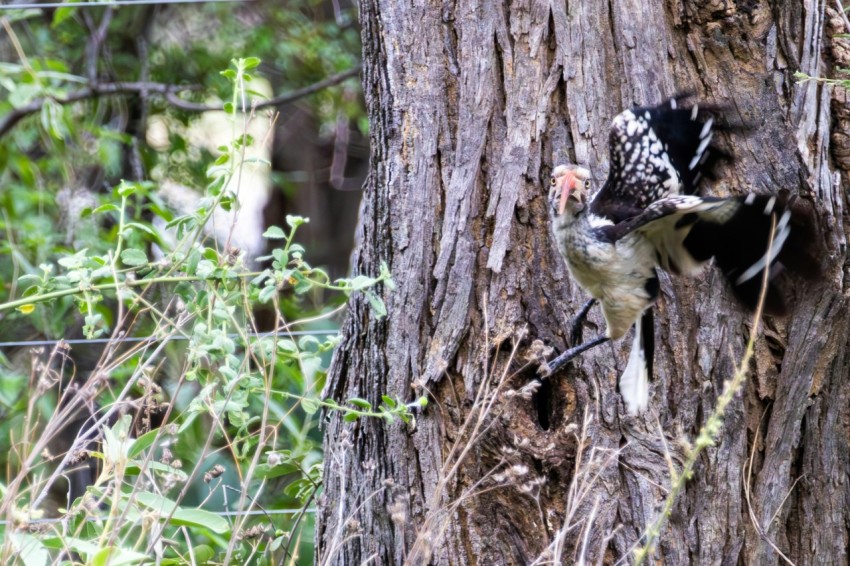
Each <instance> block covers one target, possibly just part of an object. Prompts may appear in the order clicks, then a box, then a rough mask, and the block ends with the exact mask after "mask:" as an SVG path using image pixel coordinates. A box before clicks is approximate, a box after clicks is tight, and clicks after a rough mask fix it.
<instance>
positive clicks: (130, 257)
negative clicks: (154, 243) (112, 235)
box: [121, 248, 148, 267]
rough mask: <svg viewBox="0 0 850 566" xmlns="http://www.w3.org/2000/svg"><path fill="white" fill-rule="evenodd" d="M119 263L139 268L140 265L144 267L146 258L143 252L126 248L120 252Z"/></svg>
mask: <svg viewBox="0 0 850 566" xmlns="http://www.w3.org/2000/svg"><path fill="white" fill-rule="evenodd" d="M121 261H122V262H123V263H124V265H129V266H131V267H139V266H140V265H145V264H146V263H147V262H148V256H147V255H145V252H143V251H142V250H139V249H136V248H128V249H126V250H124V251H123V252H121Z"/></svg>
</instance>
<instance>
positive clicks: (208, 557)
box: [161, 544, 215, 566]
mask: <svg viewBox="0 0 850 566" xmlns="http://www.w3.org/2000/svg"><path fill="white" fill-rule="evenodd" d="M189 556H190V553H189V552H186V558H164V559H163V560H162V562H161V564H162V566H184V565H185V564H186V563H187V562H186V559H187V558H189ZM191 556H192V557H194V562H193V564H206V563H207V562H210V561H212V559H213V557H214V556H215V551H214V550H213V549H212V547H210V546H208V545H206V544H200V545H198V546H195V547H193V548H192V552H191Z"/></svg>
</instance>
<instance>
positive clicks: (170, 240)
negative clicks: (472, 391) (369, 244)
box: [0, 1, 425, 564]
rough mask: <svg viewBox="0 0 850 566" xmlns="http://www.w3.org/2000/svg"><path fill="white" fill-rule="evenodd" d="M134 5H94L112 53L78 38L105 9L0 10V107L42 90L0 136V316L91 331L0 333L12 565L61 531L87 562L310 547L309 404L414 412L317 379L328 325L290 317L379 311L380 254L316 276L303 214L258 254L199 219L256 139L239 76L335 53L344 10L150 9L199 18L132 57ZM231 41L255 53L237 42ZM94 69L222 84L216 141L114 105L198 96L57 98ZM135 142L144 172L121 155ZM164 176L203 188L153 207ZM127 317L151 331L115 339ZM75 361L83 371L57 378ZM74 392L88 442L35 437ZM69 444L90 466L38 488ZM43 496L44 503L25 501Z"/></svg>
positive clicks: (213, 87) (45, 548)
mask: <svg viewBox="0 0 850 566" xmlns="http://www.w3.org/2000/svg"><path fill="white" fill-rule="evenodd" d="M148 9H149V8H144V7H141V8H138V9H137V8H135V7H133V8H120V9H114V12H113V13H112V16H111V18H112V19H111V20H110V21H108V22H107V23H108V26H107V31H108V33H107V34H106V35H105V37H104V39H103V43H104V49H103V52H104V53H109V54H110V56H109V57H108V58H107V57H101V58H98V59H96V60H95V62H94V65H95V67H94V68H91V64H92V60H91V59H90V57H89V56H88V54H87V46H91V45H92V43H91V42H92V39H91V34H92V32H93V31H92V30H93V29H94V28H96V27H97V25H98V24H99V23H100V22H102V21H105V20H102V19H101V18H103V17H104V13H105V11H104V10H102V9H100V8H98V9H84V8H73V7H67V8H61V9H58V10H55V11H53V12H52V18H50V19H45V18H44V12H43V11H41V10H31V11H14V12H4V14H6V15H7V16H8V17H9V18H10V21H11V22H12V24H13V26H14V28H13V29H14V30H16V31H17V32H18V33H16V36H15V37H14V41H13V42H12V43H13V45H11V46H10V50H11V51H10V52H12V53H14V54H15V55H16V60H15V62H7V63H0V91H2V95H0V124H2V123H3V121H4V119H5V118H6V117H8V116H10V115H11V113H13V112H14V111H15V109H20V108H24V107H26V106H27V105H32V104H40V108H39V111H38V112H35V113H33V114H31V115H28V116H26V117H23V118H22V119H21V120H20V121H19V122H17V123H16V124H15V125H14V127H12V128H10V129H8V130H7V131H5V132H3V134H2V137H0V187H2V190H0V232H2V233H3V235H4V237H2V238H0V284H2V289H0V331H2V332H0V333H1V334H3V335H4V338H6V339H10V338H13V337H14V338H22V339H25V338H32V337H36V336H38V337H47V338H70V337H80V338H82V337H84V338H88V339H94V338H99V339H103V340H107V341H108V343H107V344H105V345H103V346H102V347H100V346H93V345H91V344H82V345H76V344H75V345H72V346H70V347H68V346H67V345H64V344H59V345H57V346H56V347H49V348H45V349H42V350H41V351H37V352H34V353H32V356H31V355H30V352H28V351H27V352H20V351H17V352H11V353H9V352H6V351H3V350H0V454H2V455H0V467H2V469H3V474H2V475H0V495H2V503H0V507H2V513H0V516H2V519H4V520H7V521H10V522H9V523H8V524H5V526H3V525H0V532H2V533H3V546H2V549H0V556H2V557H3V558H5V559H7V560H8V559H10V558H12V559H17V560H21V561H23V562H24V563H27V564H43V563H50V562H51V561H54V560H56V559H57V558H58V557H59V556H60V555H64V556H66V557H67V556H68V554H67V553H68V552H74V553H76V554H77V555H78V556H79V557H80V558H81V559H82V560H83V561H84V562H86V563H92V564H107V563H109V564H123V563H126V564H138V563H151V562H153V561H154V560H156V561H158V562H159V563H161V564H186V563H205V562H213V563H221V562H228V561H229V562H230V563H251V562H256V563H280V562H282V561H284V560H285V561H286V562H287V563H290V561H291V563H309V562H310V559H311V556H312V546H311V545H312V530H313V524H312V514H311V513H310V512H309V511H310V510H311V508H312V507H313V506H314V505H315V498H316V495H317V492H318V490H320V489H321V482H322V477H321V470H322V452H321V446H320V445H319V438H320V437H319V435H318V433H317V425H318V422H319V411H320V410H322V411H329V410H330V411H340V412H342V413H343V414H344V415H345V418H346V419H348V420H353V419H357V418H378V419H382V420H383V421H385V422H386V425H387V426H413V425H414V413H415V411H416V409H417V408H418V407H422V406H424V404H425V400H424V399H421V400H416V401H413V402H406V401H405V400H402V399H395V398H391V397H389V396H385V397H383V398H382V399H381V400H376V401H374V402H369V401H366V400H362V399H349V400H333V399H322V398H320V395H319V393H320V391H321V390H322V388H323V386H324V379H325V368H326V366H327V364H328V362H329V360H330V356H331V353H332V351H333V348H334V347H335V346H336V344H337V338H336V337H335V336H334V335H332V334H330V335H328V334H325V333H318V334H315V335H313V334H310V333H309V332H310V331H319V330H325V329H328V328H332V327H333V326H334V324H335V322H334V319H333V317H334V316H335V315H336V313H338V312H339V309H337V308H334V307H333V304H334V303H335V302H336V303H339V302H341V301H342V300H343V299H344V297H346V296H348V295H350V294H352V293H362V294H364V295H365V296H366V297H367V298H368V300H369V303H370V304H371V305H372V306H373V308H374V310H375V312H376V313H377V314H378V315H379V316H382V315H384V314H385V313H386V307H385V305H384V302H383V297H384V296H385V294H386V293H388V292H390V291H391V290H392V288H393V283H392V279H391V277H390V273H389V271H388V269H387V268H386V266H382V268H381V269H380V271H379V272H378V273H372V274H361V275H357V276H355V277H352V278H349V279H338V280H331V279H330V278H329V277H328V275H327V273H326V271H324V270H323V269H321V268H320V267H316V266H313V265H310V263H308V261H307V258H308V256H309V254H308V250H306V249H305V248H304V247H303V246H301V245H300V244H298V242H297V241H296V237H297V231H298V228H299V227H300V226H302V225H303V224H304V223H306V222H307V219H306V218H301V217H298V216H289V217H287V218H286V226H284V227H272V228H269V229H268V230H267V231H266V233H265V238H266V239H267V240H268V241H269V242H270V244H271V246H270V248H271V252H270V254H269V256H267V257H266V258H260V260H259V261H262V262H264V263H263V264H262V265H263V268H261V269H255V268H253V267H250V266H249V265H247V264H246V262H245V258H244V257H243V256H242V255H241V254H240V253H238V251H234V250H232V249H228V248H227V247H226V246H223V245H222V243H221V242H216V241H214V240H211V239H209V237H208V236H207V231H206V230H205V227H206V226H208V225H209V223H210V222H211V219H212V218H213V215H214V214H215V212H216V211H220V210H233V209H235V208H236V207H237V206H238V204H237V201H236V199H235V198H234V194H233V192H232V191H231V189H230V181H231V180H232V179H234V178H237V177H238V176H239V175H240V173H241V169H242V167H243V165H244V164H245V163H246V162H247V158H246V157H245V149H246V148H249V147H251V146H253V145H255V144H257V143H259V142H258V141H257V140H254V139H252V138H251V136H250V135H248V133H247V131H246V128H245V126H246V124H247V121H248V120H249V116H250V114H249V113H248V112H246V111H248V110H250V108H249V105H250V104H251V101H252V99H253V100H258V99H260V97H259V95H257V94H256V93H253V92H252V88H253V86H252V82H251V81H252V80H254V79H257V78H258V77H259V76H261V75H265V76H270V75H271V76H272V77H277V78H276V79H275V81H273V83H276V84H273V90H274V91H283V92H286V91H291V90H295V89H297V88H301V87H303V86H306V85H308V84H311V83H313V82H315V81H318V80H321V79H324V78H326V77H327V76H328V75H329V74H332V73H336V72H339V71H343V70H346V69H349V68H351V67H352V66H354V65H355V64H356V62H357V53H358V51H359V46H358V42H359V37H358V33H357V30H356V28H355V27H353V25H352V22H353V21H354V14H353V13H351V12H347V13H343V14H341V15H340V20H339V21H335V22H329V23H328V22H323V21H321V20H320V19H319V18H318V17H317V15H318V12H319V10H320V9H321V8H320V3H319V2H314V1H302V2H293V3H291V4H288V6H287V9H280V7H279V6H270V7H267V8H265V12H262V10H263V8H261V7H259V8H257V10H260V12H259V13H261V14H262V17H261V18H259V23H257V22H256V21H255V22H254V23H252V24H250V25H248V24H246V20H245V19H243V18H248V20H250V19H251V18H252V17H255V16H257V13H250V10H249V9H246V10H245V11H244V12H241V13H240V14H239V15H238V16H239V17H236V16H234V14H233V13H231V12H228V11H227V10H231V9H232V7H229V6H222V5H208V6H203V7H201V8H200V10H198V8H197V7H190V9H188V10H181V9H178V8H167V9H166V10H165V12H164V13H165V14H166V16H167V18H170V21H168V22H163V21H159V22H155V23H154V25H163V26H164V25H165V24H166V23H167V24H168V25H172V26H176V27H177V28H178V29H182V28H180V26H185V28H186V29H189V28H192V26H197V25H199V24H200V23H202V24H204V25H209V26H210V28H211V29H209V30H208V32H205V34H204V35H203V36H198V35H194V36H193V35H192V34H191V33H189V32H187V34H186V35H187V37H189V38H190V40H189V41H185V39H186V38H185V37H184V38H183V41H174V40H173V39H171V38H169V37H168V36H167V34H164V33H163V34H161V35H159V36H156V34H154V39H155V41H151V42H150V43H149V45H148V46H147V52H146V53H147V55H146V57H145V58H144V59H142V58H141V57H140V56H139V53H138V52H135V51H134V47H133V46H134V45H135V42H136V39H137V38H138V37H141V36H143V35H145V34H144V33H143V31H144V30H143V29H142V27H143V26H144V25H147V24H148V23H150V22H149V20H148V16H149V15H150V14H151V13H153V12H147V11H146V10H148ZM175 22H176V23H175ZM212 28H215V29H212ZM172 29H173V27H172ZM212 35H214V36H215V38H216V39H215V41H211V36H212ZM281 38H282V39H281ZM5 47H6V46H5V45H2V44H0V50H2V49H4V48H5ZM245 51H250V52H251V53H252V54H255V55H257V56H254V57H245V58H236V59H234V58H233V57H234V54H235V53H239V52H245ZM225 66H226V67H227V70H225V71H224V72H221V73H220V72H218V71H219V70H220V69H222V68H224V67H225ZM275 73H279V74H277V75H275ZM91 76H95V77H97V81H98V82H100V83H111V82H119V81H126V82H129V81H138V80H149V81H151V82H156V83H162V84H171V85H185V86H191V87H192V88H191V89H187V90H183V91H180V92H179V94H175V95H174V96H175V97H177V98H178V99H179V100H180V101H183V102H185V103H205V104H210V103H211V102H210V100H214V99H213V98H211V97H213V96H215V97H219V99H221V100H225V101H226V103H225V110H226V112H227V114H228V116H229V117H230V120H231V124H232V135H231V139H230V142H229V143H228V144H226V145H223V146H222V147H219V148H218V149H217V150H216V151H213V152H211V151H208V150H200V149H199V148H198V147H196V146H195V145H193V143H192V142H191V140H190V139H189V138H188V136H187V135H186V134H185V133H181V132H183V131H184V130H181V129H179V128H174V129H172V130H170V131H169V134H168V140H167V143H166V144H165V145H164V146H162V147H151V146H148V145H146V143H145V138H144V133H143V132H133V131H131V128H130V127H128V124H130V123H132V122H133V121H134V120H140V119H141V117H142V116H145V117H146V118H147V119H149V120H153V119H154V118H157V119H162V120H165V121H166V122H168V123H169V124H184V125H185V124H188V123H190V122H192V121H193V120H195V119H196V118H197V114H195V113H193V112H191V111H189V110H186V109H185V108H182V107H180V105H179V104H172V103H170V102H169V101H168V100H167V99H166V98H165V97H163V96H154V95H150V97H149V98H147V99H145V100H144V101H142V100H140V98H139V95H138V93H135V94H131V95H129V96H120V97H115V96H103V97H83V98H80V100H79V101H77V102H74V103H66V100H65V99H66V98H67V97H69V96H71V95H74V94H75V93H80V92H81V91H83V90H84V89H86V88H88V87H89V86H91V82H90V77H91ZM140 77H141V78H140ZM355 84H356V81H349V82H348V83H345V84H341V85H338V86H335V87H332V88H329V89H325V90H322V91H320V92H318V93H316V94H314V95H311V97H310V98H309V99H308V100H307V101H305V103H308V104H310V105H312V106H314V108H315V111H316V113H317V115H318V116H319V117H320V118H321V120H322V121H323V122H324V123H326V124H328V127H330V126H331V125H332V124H334V123H335V122H336V120H337V119H338V118H339V116H340V115H343V116H345V117H347V118H348V119H351V120H354V121H356V122H358V123H360V124H361V126H362V125H363V124H364V119H363V111H362V108H361V107H360V106H359V102H358V96H357V91H356V90H354V89H355V88H356V86H355ZM142 106H144V108H143V109H142ZM261 118H263V116H260V117H255V118H253V119H261ZM362 127H365V126H362ZM134 161H135V162H137V164H138V165H139V166H140V167H141V170H142V171H148V172H151V173H150V179H148V178H147V177H146V178H145V180H139V179H137V178H136V177H137V176H134V175H128V172H130V171H131V170H132V167H128V163H132V162H134ZM260 165H262V164H260ZM163 178H169V179H172V180H175V181H178V182H183V183H185V184H187V185H189V186H197V187H205V189H204V197H203V199H202V200H201V201H200V204H199V206H198V207H196V208H195V209H193V210H192V211H191V212H189V213H185V212H182V213H181V212H178V211H176V210H172V209H170V208H169V207H168V206H167V205H166V204H165V202H164V201H163V199H162V197H161V196H160V192H159V191H160V183H159V182H158V180H160V179H163ZM133 179H135V180H133ZM151 179H152V180H151ZM104 187H108V188H106V189H105V190H103V188H104ZM317 297H319V298H320V300H319V301H315V299H316V298H317ZM334 297H340V298H334ZM262 308H265V309H267V310H268V311H269V312H271V313H272V317H273V319H274V320H273V322H272V324H271V328H272V330H271V331H270V332H267V333H261V332H259V331H258V330H259V326H258V322H257V321H256V320H255V318H254V312H255V310H256V309H262ZM303 332H307V334H302V333H303ZM130 336H136V337H150V338H149V339H148V340H143V341H140V342H131V343H126V342H123V341H122V340H123V339H124V338H126V337H130ZM86 356H90V357H91V358H92V360H91V363H90V364H89V363H88V362H87V361H85V358H86ZM28 366H29V367H28ZM83 374H85V375H86V376H87V377H85V378H84V377H83ZM74 375H76V376H77V377H78V380H77V381H78V383H79V384H80V388H79V392H78V393H74V394H72V393H67V391H68V390H67V384H68V382H69V381H70V380H71V378H72V376H74ZM83 406H86V407H95V412H94V414H93V416H92V417H91V418H90V419H88V420H87V421H86V422H85V425H84V426H85V427H87V428H86V430H87V431H89V432H91V433H92V436H96V437H97V438H98V439H99V444H97V445H86V443H84V442H77V443H76V444H74V445H73V446H72V447H71V449H70V450H68V451H67V454H66V452H65V450H66V449H67V447H62V448H57V447H56V446H55V445H54V444H53V442H52V439H53V438H55V437H57V436H61V435H62V431H63V430H66V429H67V428H68V427H69V423H70V422H71V421H73V420H74V415H73V414H71V411H70V409H74V408H77V409H79V408H81V407H83ZM131 415H134V416H133V417H131ZM85 461H90V462H95V463H97V469H98V474H97V479H96V480H95V482H94V484H93V485H91V486H89V488H88V490H87V492H86V493H85V495H83V496H81V497H79V498H77V500H76V501H74V502H73V503H72V504H71V505H70V506H69V508H67V509H64V508H61V507H60V508H58V509H57V508H56V505H55V504H53V505H51V503H50V502H51V501H52V500H53V495H52V492H54V491H58V492H59V493H60V498H61V495H62V494H64V492H65V491H66V490H67V487H66V482H65V480H64V479H63V477H62V474H63V473H65V472H67V470H69V469H70V468H73V467H77V466H80V465H85V464H84V462H85ZM56 516H59V517H61V518H62V522H61V523H53V522H39V521H40V520H42V519H47V518H48V517H56Z"/></svg>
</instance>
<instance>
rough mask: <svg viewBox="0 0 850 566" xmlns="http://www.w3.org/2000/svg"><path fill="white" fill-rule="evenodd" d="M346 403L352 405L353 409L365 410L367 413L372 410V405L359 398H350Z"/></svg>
mask: <svg viewBox="0 0 850 566" xmlns="http://www.w3.org/2000/svg"><path fill="white" fill-rule="evenodd" d="M348 402H349V403H351V404H352V405H354V406H355V407H359V408H361V409H366V410H367V411H371V410H372V403H370V402H369V401H367V400H366V399H361V398H360V397H352V398H351V399H349V400H348Z"/></svg>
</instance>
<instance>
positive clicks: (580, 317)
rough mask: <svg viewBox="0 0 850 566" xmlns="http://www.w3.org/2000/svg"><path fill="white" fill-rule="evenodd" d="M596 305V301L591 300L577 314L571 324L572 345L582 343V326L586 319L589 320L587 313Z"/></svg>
mask: <svg viewBox="0 0 850 566" xmlns="http://www.w3.org/2000/svg"><path fill="white" fill-rule="evenodd" d="M594 304H596V299H590V300H589V301H587V302H586V303H584V305H583V306H582V307H581V310H579V311H578V312H577V313H576V315H575V317H574V318H573V321H572V323H571V324H570V344H578V343H579V342H581V325H582V324H584V321H585V319H587V313H588V311H590V309H591V307H592V306H593V305H594Z"/></svg>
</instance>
